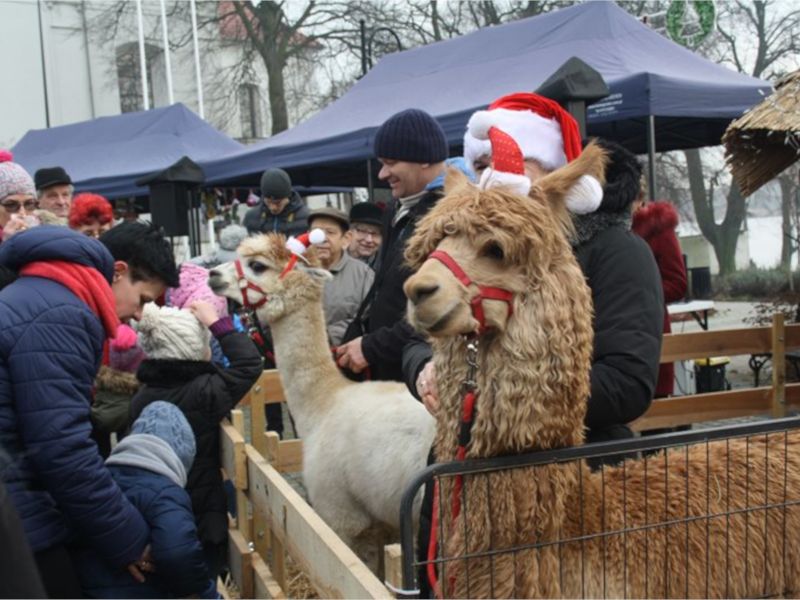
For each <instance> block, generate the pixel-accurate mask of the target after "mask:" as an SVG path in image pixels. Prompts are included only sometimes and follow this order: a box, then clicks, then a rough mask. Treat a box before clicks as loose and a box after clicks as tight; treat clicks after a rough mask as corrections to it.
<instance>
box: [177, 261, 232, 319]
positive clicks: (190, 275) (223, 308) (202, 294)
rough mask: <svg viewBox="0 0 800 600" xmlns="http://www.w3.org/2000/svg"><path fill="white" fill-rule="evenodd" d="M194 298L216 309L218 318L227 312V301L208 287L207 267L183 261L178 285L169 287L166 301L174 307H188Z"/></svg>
mask: <svg viewBox="0 0 800 600" xmlns="http://www.w3.org/2000/svg"><path fill="white" fill-rule="evenodd" d="M195 300H205V301H206V302H208V303H210V304H211V305H212V306H213V307H214V308H215V309H216V311H217V315H219V317H220V318H222V317H224V316H227V314H228V302H227V300H225V298H223V297H222V296H217V295H216V294H215V293H214V292H212V291H211V288H210V287H208V269H204V268H203V267H201V266H200V265H195V264H192V263H190V262H185V263H183V264H182V265H181V269H180V285H179V286H178V287H176V288H170V290H169V296H168V301H169V304H170V305H172V306H175V307H176V308H184V307H188V306H189V304H191V303H192V302H194V301H195Z"/></svg>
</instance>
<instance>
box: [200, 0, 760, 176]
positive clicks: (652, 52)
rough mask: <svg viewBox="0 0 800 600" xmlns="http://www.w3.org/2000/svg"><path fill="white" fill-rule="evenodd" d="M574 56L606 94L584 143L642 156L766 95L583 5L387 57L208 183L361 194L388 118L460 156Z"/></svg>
mask: <svg viewBox="0 0 800 600" xmlns="http://www.w3.org/2000/svg"><path fill="white" fill-rule="evenodd" d="M573 56H575V57H578V58H580V59H582V60H583V61H585V62H586V63H588V64H589V65H590V66H592V67H593V68H595V69H597V71H599V72H600V73H601V74H602V76H603V78H604V79H605V81H606V83H607V84H608V86H609V88H610V91H611V95H610V96H609V97H608V98H606V99H604V100H603V101H601V102H599V103H597V104H595V105H593V106H591V107H590V108H589V112H588V115H587V123H588V133H589V135H602V136H604V137H608V138H610V139H614V140H617V141H619V142H621V143H622V144H624V145H625V146H626V147H628V148H629V149H630V150H632V151H634V152H636V153H644V152H645V151H646V150H647V140H648V128H651V127H652V128H654V130H655V133H656V140H657V145H656V148H657V150H658V151H665V150H673V149H679V148H693V147H699V146H707V145H712V144H718V143H720V138H721V136H722V133H723V131H724V130H725V127H726V126H727V125H728V123H729V122H730V121H731V120H732V119H733V118H735V117H738V116H740V115H741V114H742V113H743V112H744V111H745V110H746V109H747V108H749V107H750V106H752V105H753V104H755V103H757V102H758V101H760V100H761V99H762V98H763V94H765V93H768V92H769V91H770V89H771V88H770V85H769V84H768V83H765V82H763V81H760V80H758V79H754V78H752V77H748V76H746V75H742V74H740V73H736V72H734V71H731V70H730V69H727V68H725V67H723V66H721V65H718V64H715V63H713V62H710V61H708V60H706V59H704V58H702V57H701V56H698V55H696V54H694V53H692V52H690V51H689V50H687V49H685V48H683V47H682V46H679V45H678V44H675V43H674V42H672V41H670V40H668V39H666V38H665V37H663V36H661V35H660V34H658V33H656V32H655V31H653V30H651V29H650V28H649V27H647V26H646V25H644V24H642V23H640V22H639V21H638V20H637V19H636V18H635V17H633V16H631V15H630V14H628V13H627V12H625V11H624V10H623V9H621V8H619V7H618V6H617V5H616V4H614V3H613V2H586V3H584V4H580V5H577V6H573V7H570V8H565V9H562V10H559V11H555V12H551V13H547V14H544V15H540V16H537V17H533V18H530V19H523V20H520V21H515V22H512V23H508V24H506V25H500V26H497V27H488V28H484V29H480V30H478V31H476V32H474V33H471V34H469V35H465V36H462V37H459V38H455V39H452V40H448V41H444V42H439V43H435V44H431V45H428V46H423V47H420V48H415V49H412V50H407V51H405V52H399V53H395V54H391V55H388V56H386V57H384V58H383V59H381V61H380V62H379V63H378V64H377V65H376V66H375V68H374V69H372V70H371V71H370V72H369V73H368V74H367V75H366V76H365V77H363V78H362V79H361V80H360V81H358V82H357V83H356V84H355V85H354V86H353V87H352V88H351V89H350V90H349V91H348V92H347V93H346V94H345V95H344V96H342V97H341V98H339V99H338V100H336V101H335V102H333V103H332V104H330V105H329V106H328V107H326V108H325V109H324V110H322V111H320V112H319V113H317V114H316V115H314V116H313V117H311V118H310V119H308V120H307V121H304V122H303V123H300V124H299V125H297V126H296V127H293V128H292V129H289V130H287V131H284V132H282V133H281V134H279V135H276V136H274V137H272V138H270V139H268V140H266V141H264V142H262V143H260V144H255V145H253V146H251V147H248V148H246V149H244V150H241V151H240V152H236V153H233V154H231V155H229V156H227V157H224V158H221V159H220V160H216V161H212V162H210V163H208V164H206V165H204V167H205V168H206V174H207V176H208V178H209V181H211V182H215V181H216V182H219V181H226V182H230V181H237V182H241V183H245V182H247V183H250V184H253V183H255V182H256V181H257V178H258V175H259V174H260V172H261V171H263V170H264V168H266V167H273V166H274V167H283V168H285V169H287V170H288V171H289V172H290V174H291V175H292V178H293V180H294V181H296V182H297V183H299V184H303V185H317V184H328V185H364V184H365V183H366V182H367V180H368V169H369V167H368V166H367V165H368V164H369V161H368V159H369V158H370V157H371V153H372V150H371V148H372V138H373V135H374V132H375V129H376V128H377V127H378V126H379V125H380V124H381V123H382V122H383V121H384V120H385V119H386V118H387V117H389V116H390V115H392V114H393V113H395V112H397V111H399V110H402V109H405V108H411V107H416V108H422V109H424V110H426V111H428V112H430V113H431V114H433V115H434V116H436V117H437V118H438V120H439V122H440V123H441V124H442V126H443V127H444V130H445V132H446V134H447V137H448V140H449V142H450V145H451V149H452V151H453V152H458V151H460V146H461V141H462V136H463V133H464V128H465V125H466V122H467V119H468V118H469V116H470V115H471V114H472V112H474V111H475V110H478V109H480V108H483V107H485V106H486V105H488V104H489V103H490V102H491V101H492V100H494V99H495V98H497V97H499V96H502V95H504V94H507V93H511V92H518V91H526V90H535V89H536V88H537V87H538V86H539V85H540V84H541V83H543V82H544V81H545V80H546V79H547V78H548V77H549V76H550V75H551V74H552V73H553V72H554V71H555V70H556V69H557V68H558V67H559V66H561V65H562V64H563V63H565V62H566V61H567V60H568V59H569V58H571V57H573ZM373 166H374V165H373Z"/></svg>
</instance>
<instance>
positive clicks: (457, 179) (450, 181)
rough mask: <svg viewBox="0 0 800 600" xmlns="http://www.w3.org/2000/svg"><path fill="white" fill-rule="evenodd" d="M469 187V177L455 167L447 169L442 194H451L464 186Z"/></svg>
mask: <svg viewBox="0 0 800 600" xmlns="http://www.w3.org/2000/svg"><path fill="white" fill-rule="evenodd" d="M467 185H470V180H469V177H467V176H466V174H465V173H464V172H463V171H462V170H461V169H459V168H457V167H447V170H446V171H445V175H444V193H445V194H446V195H447V194H452V193H453V192H456V191H458V190H459V189H461V188H462V187H464V186H467Z"/></svg>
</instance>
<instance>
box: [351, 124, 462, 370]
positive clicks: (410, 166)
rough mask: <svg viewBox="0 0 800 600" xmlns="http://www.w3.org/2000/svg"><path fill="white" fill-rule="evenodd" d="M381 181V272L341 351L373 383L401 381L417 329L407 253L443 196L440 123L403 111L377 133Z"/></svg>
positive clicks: (443, 148) (443, 152)
mask: <svg viewBox="0 0 800 600" xmlns="http://www.w3.org/2000/svg"><path fill="white" fill-rule="evenodd" d="M374 150H375V155H376V156H377V158H378V160H379V161H380V163H381V165H382V166H381V170H380V172H379V173H378V177H379V178H380V179H381V180H383V181H386V182H387V183H388V184H389V186H390V187H391V189H392V198H393V199H394V200H395V202H394V206H393V207H392V208H391V209H390V211H389V217H388V220H387V224H386V229H385V230H384V232H383V239H384V242H383V245H382V247H381V251H380V258H379V261H378V262H379V265H380V266H379V267H378V272H377V273H376V275H375V284H374V285H373V287H372V291H371V293H370V294H369V295H368V296H367V298H366V299H365V300H364V305H363V306H362V307H361V309H360V310H359V313H358V314H359V316H358V317H357V318H356V319H355V320H354V321H353V323H351V325H350V328H349V329H348V331H347V332H346V333H345V337H344V339H345V341H346V342H347V343H346V344H343V345H342V346H339V348H338V349H337V351H336V352H337V359H338V363H339V366H340V367H343V368H347V369H349V370H350V371H352V372H353V373H362V372H364V371H365V370H366V369H367V368H369V374H370V376H371V378H372V379H380V380H393V381H403V370H402V358H403V347H404V346H405V345H406V342H408V341H409V340H410V339H411V338H412V336H413V334H414V330H413V329H412V328H411V325H409V324H408V322H407V321H406V320H405V310H406V296H405V294H404V293H403V284H404V283H405V281H406V279H407V278H408V277H409V276H410V275H411V271H410V270H409V269H408V268H407V267H406V266H405V265H404V259H403V252H404V251H405V246H406V242H407V240H408V239H409V238H410V237H411V235H412V234H413V233H414V229H415V228H416V226H417V222H418V221H419V220H420V219H421V218H422V217H423V216H424V215H425V214H426V213H427V212H428V211H429V210H430V209H431V208H432V207H433V206H434V205H435V204H436V202H437V201H438V200H439V198H440V197H441V196H442V185H443V181H444V169H445V164H444V161H445V159H446V158H447V139H446V138H445V135H444V131H443V130H442V128H441V126H440V125H439V123H437V122H436V120H435V119H434V118H433V117H432V116H430V115H429V114H428V113H426V112H425V111H422V110H417V109H409V110H404V111H401V112H399V113H397V114H395V115H393V116H392V117H390V118H389V119H387V120H386V122H384V124H383V125H381V126H380V128H378V131H377V132H376V133H375V143H374Z"/></svg>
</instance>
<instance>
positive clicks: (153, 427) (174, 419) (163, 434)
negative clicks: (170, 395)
mask: <svg viewBox="0 0 800 600" xmlns="http://www.w3.org/2000/svg"><path fill="white" fill-rule="evenodd" d="M131 433H132V434H135V433H144V434H148V435H153V436H156V437H157V438H159V439H161V440H163V441H165V442H166V443H167V444H169V447H170V448H172V450H173V451H174V452H175V454H176V455H177V456H178V459H179V460H180V461H181V464H182V465H183V467H184V468H185V469H186V472H187V473H188V472H189V470H190V469H191V468H192V463H194V456H195V453H196V445H195V439H194V433H192V428H191V426H190V425H189V421H187V420H186V417H185V416H184V415H183V413H182V412H181V409H179V408H178V407H177V406H175V405H174V404H170V403H169V402H164V401H163V400H156V401H155V402H151V403H150V404H148V405H147V406H145V407H144V410H143V411H142V413H141V414H140V415H139V418H138V419H136V420H135V421H134V422H133V425H132V426H131Z"/></svg>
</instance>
